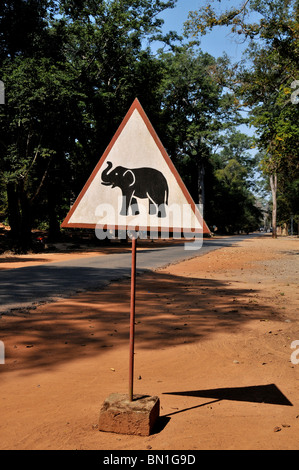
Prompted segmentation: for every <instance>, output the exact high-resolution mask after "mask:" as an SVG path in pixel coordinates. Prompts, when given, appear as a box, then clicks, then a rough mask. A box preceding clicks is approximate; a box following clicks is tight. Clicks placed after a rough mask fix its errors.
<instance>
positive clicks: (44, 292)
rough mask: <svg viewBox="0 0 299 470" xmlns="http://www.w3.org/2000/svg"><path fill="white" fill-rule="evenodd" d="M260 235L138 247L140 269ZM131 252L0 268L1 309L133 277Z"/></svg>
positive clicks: (154, 267)
mask: <svg viewBox="0 0 299 470" xmlns="http://www.w3.org/2000/svg"><path fill="white" fill-rule="evenodd" d="M253 236H258V235H256V234H255V235H247V236H233V237H225V238H222V239H204V242H203V246H202V248H201V249H200V250H197V251H189V250H185V249H184V243H183V242H182V244H180V245H174V246H170V247H165V248H164V247H163V248H158V247H155V244H154V243H153V248H152V249H146V250H145V249H142V247H140V248H139V249H138V243H137V273H140V272H142V271H146V270H150V269H156V268H159V267H163V266H167V265H169V264H172V263H177V262H180V261H183V260H185V259H189V258H194V257H197V256H202V255H204V254H206V253H208V252H209V251H213V250H217V249H219V248H222V247H229V246H231V245H233V244H235V243H238V242H239V241H241V240H245V239H248V238H251V237H253ZM130 275H131V253H121V254H111V255H104V256H94V257H86V258H80V259H73V260H69V261H62V262H59V263H58V262H56V263H45V264H42V265H38V266H31V267H30V266H28V267H24V268H15V269H5V270H3V271H0V313H2V314H3V313H5V312H8V311H10V310H12V309H16V308H25V307H29V306H32V305H33V304H39V303H42V302H49V301H53V300H55V299H57V298H59V297H67V296H69V295H71V294H74V293H76V292H78V291H82V290H87V289H96V290H98V289H101V288H103V287H105V286H106V285H107V284H108V283H109V282H111V281H116V280H119V279H123V278H125V277H130Z"/></svg>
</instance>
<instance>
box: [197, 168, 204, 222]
mask: <svg viewBox="0 0 299 470" xmlns="http://www.w3.org/2000/svg"><path fill="white" fill-rule="evenodd" d="M198 203H199V204H201V205H202V216H203V215H204V214H203V212H204V206H205V169H204V166H203V165H202V164H201V165H199V167H198Z"/></svg>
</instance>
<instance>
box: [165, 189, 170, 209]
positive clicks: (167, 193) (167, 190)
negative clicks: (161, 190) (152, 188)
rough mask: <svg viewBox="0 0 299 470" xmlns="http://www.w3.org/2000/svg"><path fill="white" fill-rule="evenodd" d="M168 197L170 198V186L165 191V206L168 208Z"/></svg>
mask: <svg viewBox="0 0 299 470" xmlns="http://www.w3.org/2000/svg"><path fill="white" fill-rule="evenodd" d="M168 196H169V189H168V186H167V188H166V190H165V204H166V205H167V206H168Z"/></svg>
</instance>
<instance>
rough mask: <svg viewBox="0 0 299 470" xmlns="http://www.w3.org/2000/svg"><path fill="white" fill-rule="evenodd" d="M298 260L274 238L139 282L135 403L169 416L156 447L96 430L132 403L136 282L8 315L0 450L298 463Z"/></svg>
mask: <svg viewBox="0 0 299 470" xmlns="http://www.w3.org/2000/svg"><path fill="white" fill-rule="evenodd" d="M94 254H95V253H94V252H91V253H89V255H92V256H94ZM298 254H299V239H298V238H294V237H292V238H291V237H289V238H279V239H277V240H273V239H272V238H271V237H270V236H264V237H259V238H255V239H248V240H246V241H242V242H236V243H235V245H234V246H233V247H230V248H222V249H219V250H216V251H214V252H212V253H210V254H207V255H204V256H199V257H197V258H195V259H193V260H190V261H186V262H183V263H180V264H176V265H172V266H168V267H167V268H165V269H160V270H157V271H155V272H152V273H147V274H144V275H142V276H138V277H137V295H136V340H135V341H136V343H135V378H134V392H135V393H145V394H148V395H157V396H159V398H160V403H161V410H160V420H159V422H158V423H157V424H158V426H157V428H156V429H155V430H154V433H153V434H152V435H151V436H149V437H139V436H126V435H119V434H112V433H102V432H100V431H99V430H98V424H97V423H98V416H99V412H100V408H101V406H102V403H103V401H104V400H105V398H106V397H107V396H108V395H109V394H110V393H127V390H128V363H129V344H128V336H129V309H130V306H129V298H130V283H129V281H127V280H126V281H122V282H118V283H114V284H111V285H110V286H108V287H107V288H106V289H105V290H101V291H99V292H85V293H80V294H78V295H74V296H73V297H71V298H69V299H63V300H59V301H57V302H54V303H50V304H44V305H41V306H38V307H36V308H31V309H23V310H18V311H12V312H11V314H9V315H7V314H6V315H2V317H1V318H0V325H1V336H0V339H1V340H2V341H3V342H4V344H5V364H4V365H0V373H1V384H0V400H1V422H0V448H1V449H13V450H17V449H25V450H29V449H33V450H37V449H52V450H54V449H66V450H74V449H84V450H89V449H99V450H101V449H104V450H136V449H138V450H143V449H145V450H149V449H152V450H195V449H199V450H200V449H206V450H209V449H217V450H221V449H224V450H228V449H234V450H237V449H263V450H265V449H271V450H280V449H281V450H282V449H296V450H298V449H299V439H298V435H299V396H298V385H299V382H298V381H299V364H298V365H297V362H299V361H298V359H299V346H296V349H292V348H291V344H292V342H293V341H296V340H298V341H299V327H298V313H299V309H298V300H299V289H298V285H299V281H298V279H299V260H298V258H299V256H298ZM85 255H86V254H84V253H81V254H78V253H75V254H72V255H71V256H74V257H79V256H85ZM66 256H69V255H59V254H55V255H47V258H46V259H45V257H44V256H42V260H41V255H30V256H28V258H30V259H31V261H27V262H26V261H24V259H22V260H21V263H23V264H22V265H24V264H26V266H27V265H28V263H29V262H30V263H35V262H38V263H40V262H47V261H51V260H57V259H59V260H61V259H62V257H66ZM19 262H20V259H19V258H17V259H15V260H13V261H12V260H11V259H10V260H9V259H7V258H5V257H3V256H2V259H1V268H2V269H4V268H5V269H7V268H14V267H18V266H19ZM298 344H299V343H298ZM297 350H298V354H297V353H296V351H297ZM292 354H293V356H291V355H292ZM297 358H298V359H297Z"/></svg>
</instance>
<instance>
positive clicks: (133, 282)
mask: <svg viewBox="0 0 299 470" xmlns="http://www.w3.org/2000/svg"><path fill="white" fill-rule="evenodd" d="M136 249H137V238H136V237H133V238H132V267H131V307H130V356H129V400H130V401H133V384H134V350H135V295H136Z"/></svg>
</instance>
